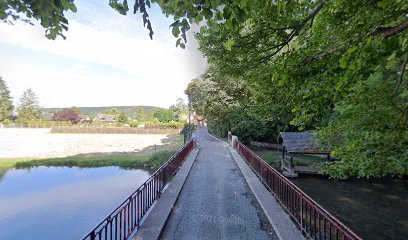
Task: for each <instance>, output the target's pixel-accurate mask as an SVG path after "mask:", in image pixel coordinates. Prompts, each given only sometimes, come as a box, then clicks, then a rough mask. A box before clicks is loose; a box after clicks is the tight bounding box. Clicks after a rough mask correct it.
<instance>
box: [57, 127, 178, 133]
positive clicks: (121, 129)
mask: <svg viewBox="0 0 408 240" xmlns="http://www.w3.org/2000/svg"><path fill="white" fill-rule="evenodd" d="M180 131H181V130H180V129H155V128H152V129H149V128H131V127H88V126H86V127H82V126H77V127H72V126H70V127H53V128H51V133H98V134H179V133H180Z"/></svg>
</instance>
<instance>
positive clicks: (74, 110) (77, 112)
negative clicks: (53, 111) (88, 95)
mask: <svg viewBox="0 0 408 240" xmlns="http://www.w3.org/2000/svg"><path fill="white" fill-rule="evenodd" d="M71 111H73V112H74V113H76V114H78V115H80V114H81V110H79V108H77V107H75V106H73V107H71Z"/></svg>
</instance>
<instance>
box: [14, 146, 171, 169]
mask: <svg viewBox="0 0 408 240" xmlns="http://www.w3.org/2000/svg"><path fill="white" fill-rule="evenodd" d="M176 151H177V150H164V151H157V152H155V153H153V154H150V155H141V156H138V155H135V154H132V153H112V154H79V155H76V156H69V157H63V158H46V159H34V160H33V159H30V160H24V159H22V160H21V159H20V160H19V159H16V161H14V162H12V161H10V162H9V164H8V165H6V167H16V168H29V167H36V166H54V167H60V166H64V167H84V168H85V167H86V168H90V167H106V166H118V167H123V168H150V169H158V168H159V167H160V166H161V165H162V164H163V163H164V162H165V161H166V160H167V159H169V158H170V157H171V156H172V155H173V154H174V153H175V152H176Z"/></svg>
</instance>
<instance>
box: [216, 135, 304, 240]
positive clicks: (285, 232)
mask: <svg viewBox="0 0 408 240" xmlns="http://www.w3.org/2000/svg"><path fill="white" fill-rule="evenodd" d="M224 144H225V145H226V146H227V148H228V149H229V150H230V152H231V155H232V157H233V158H234V160H235V162H236V163H237V165H238V167H239V168H240V170H241V172H242V175H244V178H245V180H246V182H247V183H248V185H249V188H251V190H252V192H253V193H254V195H255V197H256V199H257V200H258V203H259V205H261V207H262V210H263V211H264V213H265V215H266V217H267V218H268V220H269V222H270V223H271V225H272V227H273V229H274V230H275V232H276V235H277V236H278V238H279V239H281V240H287V239H291V240H292V239H293V240H298V239H299V240H300V239H302V240H303V239H305V237H304V236H303V235H302V233H301V232H300V230H299V229H298V228H297V227H296V225H295V224H294V223H293V222H292V220H291V219H290V217H289V215H288V214H287V213H286V212H285V211H284V210H283V209H282V207H281V206H280V205H279V203H278V202H277V201H276V199H275V197H274V196H272V195H271V193H270V192H269V191H268V190H267V189H266V188H265V186H264V185H263V184H262V182H261V181H260V180H259V178H258V177H257V176H256V174H255V173H254V172H253V171H252V169H251V168H250V167H249V166H248V164H247V163H246V162H245V160H244V159H243V158H242V157H241V155H239V153H238V152H237V151H236V150H235V149H233V148H232V147H231V146H229V144H227V143H226V142H224Z"/></svg>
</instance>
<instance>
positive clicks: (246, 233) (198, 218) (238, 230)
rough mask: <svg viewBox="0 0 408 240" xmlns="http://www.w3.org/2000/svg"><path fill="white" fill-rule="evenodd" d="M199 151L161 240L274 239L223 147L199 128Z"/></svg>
mask: <svg viewBox="0 0 408 240" xmlns="http://www.w3.org/2000/svg"><path fill="white" fill-rule="evenodd" d="M195 138H196V139H197V140H198V143H199V146H200V152H199V154H198V156H197V159H196V161H195V163H194V165H193V167H192V169H191V172H190V174H189V176H188V178H187V180H186V182H185V185H184V187H183V189H182V191H181V193H180V196H179V198H178V200H177V203H176V206H175V207H174V209H173V211H172V213H171V215H170V217H169V221H168V223H167V225H166V226H165V229H164V231H163V234H162V239H277V237H276V234H275V232H274V231H273V230H272V227H271V225H270V224H269V222H268V220H267V218H266V216H265V215H264V213H263V211H262V209H261V207H260V206H259V204H258V202H257V201H256V199H255V196H254V195H253V193H252V192H251V190H250V188H249V186H248V185H247V183H246V181H245V179H244V177H243V176H242V173H241V171H240V170H239V168H238V166H237V165H236V163H235V161H234V159H233V158H232V156H231V153H230V152H229V150H228V149H227V148H226V146H225V144H224V143H223V142H222V141H220V140H217V139H215V138H213V137H212V136H210V135H209V134H208V131H207V129H206V128H201V129H199V130H198V131H197V132H196V134H195Z"/></svg>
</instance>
